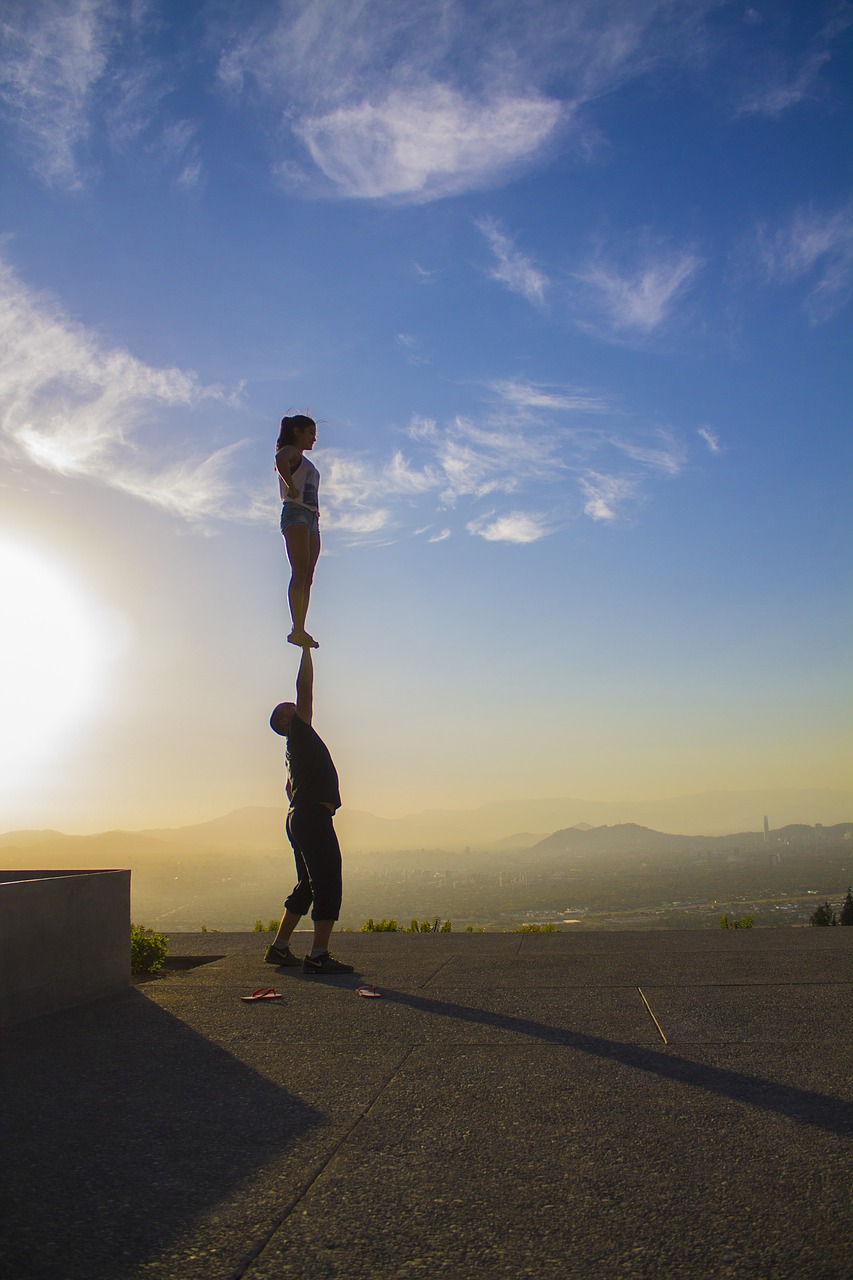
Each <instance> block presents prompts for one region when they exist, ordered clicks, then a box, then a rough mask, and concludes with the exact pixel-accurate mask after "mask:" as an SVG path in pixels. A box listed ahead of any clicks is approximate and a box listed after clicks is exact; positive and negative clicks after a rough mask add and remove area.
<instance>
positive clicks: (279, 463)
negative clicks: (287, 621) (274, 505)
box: [275, 413, 320, 649]
mask: <svg viewBox="0 0 853 1280" xmlns="http://www.w3.org/2000/svg"><path fill="white" fill-rule="evenodd" d="M316 439H317V424H316V422H315V421H314V419H313V418H308V417H306V416H305V414H302V413H297V414H294V416H293V417H284V418H282V420H281V430H280V431H279V434H278V440H277V441H276V446H275V469H276V471H277V472H278V485H279V489H280V491H281V500H282V508H281V532H282V535H283V536H284V545H285V546H286V547H287V558H288V559H289V561H290V586H289V587H288V590H287V599H288V602H289V604H290V618H291V622H292V627H293V629H292V631H291V632H290V635H289V636H288V637H287V638H288V640H289V641H290V643H291V644H295V645H298V646H299V647H300V648H301V649H304V648H306V647H308V648H311V649H317V648H319V645H318V644H317V641H316V640H315V639H314V638H313V636H310V635H309V634H308V632H307V631H306V630H305V615H306V614H307V612H308V601H309V599H310V597H311V583H312V581H313V579H314V566H315V565H316V563H317V557H318V556H319V554H320V507H319V504H318V501H317V497H318V491H319V488H320V473H319V471H318V470H317V468H316V467H315V466H314V464H313V462H310V461H309V459H308V458H306V457H305V456H304V454H305V452H306V451H307V450H310V449H313V448H314V444H315V441H316Z"/></svg>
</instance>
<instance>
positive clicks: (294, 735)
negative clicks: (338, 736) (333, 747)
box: [264, 645, 353, 974]
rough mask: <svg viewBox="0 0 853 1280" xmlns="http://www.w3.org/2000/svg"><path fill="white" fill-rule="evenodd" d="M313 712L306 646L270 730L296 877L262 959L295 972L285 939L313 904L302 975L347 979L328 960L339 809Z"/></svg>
mask: <svg viewBox="0 0 853 1280" xmlns="http://www.w3.org/2000/svg"><path fill="white" fill-rule="evenodd" d="M313 709H314V661H313V659H312V657H311V650H310V648H309V647H308V646H307V645H306V646H305V647H304V648H303V650H302V659H301V661H300V663H299V673H298V675H297V677H296V702H295V703H294V702H280V703H279V705H278V706H277V707H276V708H275V710H274V711H273V713H272V715H271V716H270V727H271V728H272V730H273V731H274V732H275V733H278V734H280V735H281V736H282V737H284V738H286V739H287V750H286V752H285V764H286V766H287V796H288V799H289V800H290V810H289V812H288V815H287V837H288V839H289V840H290V843H291V845H292V846H293V855H294V857H295V859H296V874H297V876H298V877H299V879H298V881H297V884H296V886H295V888H294V890H293V892H292V893H291V895H290V897H289V898H288V899H287V901H286V902H285V904H284V915H283V916H282V919H281V924H280V925H279V927H278V933H277V934H276V936H275V938H274V940H273V942H272V945H271V946H269V947H267V951H266V955H265V956H264V959H265V960H267V961H268V962H269V963H270V964H276V965H288V966H294V965H298V964H299V960H298V959H297V957H296V956H295V955H294V954H293V952H292V951H291V950H290V938H291V935H292V934H293V931H294V929H295V928H296V926H297V925H298V924H299V921H300V920H301V919H302V917H303V916H304V915H305V912H306V911H307V910H308V908H309V907H310V906H311V905H312V903H313V910H312V912H311V918H312V920H313V921H314V941H313V945H312V947H311V953H310V955H307V956H306V957H305V959H304V960H303V961H302V970H303V972H304V973H317V974H324V973H352V971H353V966H352V965H351V964H341V963H340V961H338V960H335V959H334V957H333V956H331V955H330V954H329V939H330V937H331V935H332V929H333V928H334V927H335V921H336V920H337V918H338V916H339V915H340V910H341V849H340V845H339V844H338V837H337V835H336V834H335V827H334V821H333V815H334V814H335V812H336V811H337V810H338V809H339V808H340V807H341V793H340V790H339V787H338V773H337V770H336V768H335V766H334V763H333V761H332V757H331V755H330V754H329V749H328V747H327V746H326V744H325V742H323V740H322V738H321V737H320V736H319V734H317V733H316V732H315V731H314V729H313V728H312V725H311V720H312V716H313Z"/></svg>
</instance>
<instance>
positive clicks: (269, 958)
mask: <svg viewBox="0 0 853 1280" xmlns="http://www.w3.org/2000/svg"><path fill="white" fill-rule="evenodd" d="M264 959H265V960H266V962H267V964H277V965H278V967H279V968H280V969H282V968H284V969H293V968H294V967H295V966H296V965H298V964H299V957H298V956H295V955H294V954H293V952H292V951H291V950H290V947H274V946H273V945H272V943H270V945H269V946H268V947H267V950H266V954H265V955H264Z"/></svg>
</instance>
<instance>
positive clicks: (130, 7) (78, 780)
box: [0, 0, 853, 830]
mask: <svg viewBox="0 0 853 1280" xmlns="http://www.w3.org/2000/svg"><path fill="white" fill-rule="evenodd" d="M3 23H4V28H5V30H4V35H5V37H6V38H5V40H4V46H5V54H4V57H3V62H2V66H0V110H2V151H0V155H2V164H3V173H4V181H3V184H2V195H0V199H2V215H0V237H2V238H0V265H2V278H0V296H2V302H0V317H1V318H0V416H1V417H2V427H0V450H1V451H2V452H0V457H1V458H2V466H3V473H2V474H3V478H2V485H3V490H2V492H3V503H2V513H0V577H3V575H5V577H3V584H2V585H3V589H4V595H5V598H6V600H7V604H8V607H9V611H10V617H11V625H10V627H9V629H8V631H7V636H8V637H9V638H8V639H7V646H8V652H7V653H6V654H5V664H4V665H5V666H6V668H7V669H8V670H19V671H23V669H24V668H25V667H26V670H27V672H28V673H29V674H27V676H26V677H24V676H21V678H19V679H17V680H14V681H13V682H12V683H11V686H10V691H9V692H7V695H6V697H7V699H10V701H9V705H8V706H7V707H6V709H5V711H6V714H5V716H4V722H5V725H6V739H7V741H6V747H5V752H6V754H5V757H4V759H5V761H6V765H7V778H12V782H11V783H9V790H8V794H7V795H6V796H4V798H3V807H4V811H5V814H6V820H5V821H3V822H2V824H0V825H3V826H4V827H6V828H9V827H12V826H58V827H61V828H63V829H69V830H70V829H79V830H87V829H94V828H97V827H101V826H105V825H129V826H141V825H159V824H166V823H172V822H181V821H194V820H198V819H203V818H206V817H212V816H214V815H215V814H216V813H219V812H225V811H226V810H227V809H230V808H234V807H236V806H238V805H240V804H264V803H277V802H278V800H279V799H280V794H281V790H280V788H281V763H280V753H279V751H278V748H277V744H276V743H275V740H274V739H272V738H271V735H269V731H268V730H267V729H266V727H265V720H266V715H267V714H268V709H269V707H270V706H271V705H272V704H273V703H274V702H275V701H277V700H278V699H279V698H280V697H286V696H288V692H289V689H290V687H291V685H292V681H293V677H294V673H295V662H296V658H297V655H296V653H295V651H293V650H292V648H289V647H288V646H286V645H285V644H284V635H285V634H286V630H287V626H286V623H287V617H286V608H285V589H286V583H287V571H286V564H285V558H284V552H283V549H282V545H281V541H280V535H279V533H278V528H277V492H276V486H275V483H274V477H273V475H272V471H271V465H272V447H273V443H274V439H275V435H276V429H277V423H278V420H279V418H280V417H281V415H282V413H284V412H286V411H303V412H305V411H307V412H310V413H312V414H313V416H315V417H316V418H317V420H318V422H319V427H320V430H319V443H318V447H317V449H316V451H315V455H314V457H315V461H316V462H317V464H318V466H319V467H320V471H321V475H322V487H321V503H322V509H323V516H322V532H323V540H324V544H323V545H324V554H323V557H322V559H321V562H320V565H319V567H318V572H317V577H316V582H315V594H314V598H313V599H312V605H311V613H310V619H309V622H310V626H311V630H312V631H313V632H314V633H315V634H316V635H317V636H318V638H319V640H320V642H321V649H320V652H319V655H318V659H317V665H318V714H317V724H318V727H319V728H320V731H321V732H322V733H323V734H324V736H325V737H326V738H327V740H328V741H329V743H330V745H331V746H332V747H333V749H334V752H335V755H336V758H337V759H338V763H339V766H340V769H341V773H342V776H343V778H344V798H345V802H346V803H347V804H349V805H351V806H352V807H355V808H362V809H371V810H373V811H374V812H378V813H382V814H388V815H394V814H398V813H403V812H407V811H411V810H419V809H422V808H426V807H440V806H448V807H468V806H469V805H471V806H473V805H475V804H480V803H485V802H487V801H489V800H492V799H496V798H499V797H503V796H505V795H506V794H508V793H517V794H519V795H520V796H521V795H523V796H547V795H571V796H587V797H589V798H590V799H613V800H622V799H628V800H630V799H646V798H652V797H663V796H667V795H674V794H680V793H689V792H699V791H703V790H708V789H712V788H717V787H729V788H744V789H745V788H749V787H753V786H756V787H768V786H780V787H785V786H804V787H820V786H827V787H844V786H849V780H850V759H851V752H850V732H849V724H850V721H851V717H850V710H851V707H850V695H849V634H850V625H849V603H850V601H849V568H848V566H849V542H850V517H849V511H850V479H851V473H850V431H849V405H850V375H849V366H850V352H849V346H850V344H849V332H850V328H849V326H850V296H851V281H853V197H851V186H850V156H851V153H853V149H851V145H850V144H851V138H850V133H851V130H850V120H851V114H850V90H849V85H850V83H851V65H850V64H851V56H850V34H851V30H853V26H852V25H851V23H853V9H851V6H850V5H849V4H844V3H840V4H839V3H809V4H806V3H788V4H785V3H779V4H773V5H761V4H755V5H748V4H731V3H711V2H703V0H696V2H695V3H692V2H691V0H683V2H682V3H678V4H672V3H663V2H658V0H630V2H628V0H625V2H621V0H613V2H612V3H601V2H597V3H592V2H588V3H583V2H577V0H560V2H557V0H554V2H550V0H527V2H522V3H517V2H516V3H504V2H503V0H490V2H485V3H480V4H475V3H461V2H459V0H447V2H446V3H438V2H437V0H423V2H419V0H407V3H405V4H400V3H392V2H390V0H387V2H386V0H373V2H372V3H357V2H353V3H347V4H346V5H342V4H340V3H337V2H332V0H304V2H303V0H300V2H290V3H281V4H276V3H265V2H263V0H260V2H257V3H252V4H225V3H206V4H205V3H197V4H191V3H190V4H182V5H173V4H168V3H155V2H154V0H151V2H148V0H139V2H133V3H121V2H120V0H111V2H107V0H53V2H50V3H46V2H42V0H30V2H28V3H18V4H15V3H12V4H9V5H7V6H6V7H5V9H4V19H3ZM4 556H5V559H4ZM4 566H5V567H4ZM63 593H64V594H63ZM41 646H44V648H43V649H42V647H41ZM48 778H49V780H50V783H49V786H46V779H48ZM817 816H818V817H819V815H817Z"/></svg>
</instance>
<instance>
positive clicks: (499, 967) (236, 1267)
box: [0, 929, 853, 1280]
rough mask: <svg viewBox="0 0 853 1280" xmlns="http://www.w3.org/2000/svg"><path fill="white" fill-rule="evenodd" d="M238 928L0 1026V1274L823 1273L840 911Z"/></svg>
mask: <svg viewBox="0 0 853 1280" xmlns="http://www.w3.org/2000/svg"><path fill="white" fill-rule="evenodd" d="M297 937H298V938H302V937H303V935H297ZM307 939H308V935H304V940H305V941H307ZM265 941H266V939H265V938H264V937H262V936H260V935H257V934H254V935H253V934H210V933H208V934H176V935H173V937H172V940H171V946H170V957H172V958H173V959H175V960H179V959H180V957H182V956H183V957H185V958H186V961H187V965H188V966H191V967H185V968H170V969H169V970H168V971H167V972H166V973H165V974H164V975H163V976H162V977H158V978H155V979H152V980H151V981H148V982H145V983H141V984H139V985H137V986H136V987H135V988H134V990H133V991H132V992H131V993H130V995H128V996H126V997H123V998H115V999H110V1000H106V1001H101V1002H99V1003H98V1004H94V1005H90V1006H86V1007H83V1008H80V1009H78V1010H71V1011H68V1012H65V1013H61V1014H54V1015H50V1016H47V1017H42V1018H38V1019H35V1020H33V1021H32V1022H30V1023H26V1024H24V1025H22V1026H19V1027H15V1028H12V1029H10V1030H9V1031H7V1032H5V1033H4V1034H3V1049H2V1054H0V1073H2V1074H0V1110H1V1111H2V1132H0V1142H2V1148H0V1149H2V1173H0V1194H2V1238H0V1276H2V1277H4V1278H5V1277H14V1280H78V1278H79V1280H84V1278H85V1280H142V1278H143V1277H145V1278H147V1280H172V1278H174V1280H220V1278H221V1280H237V1277H246V1278H247V1280H303V1278H304V1277H312V1280H313V1278H314V1277H318V1278H323V1277H329V1278H331V1277H335V1278H339V1280H367V1278H368V1277H371V1278H372V1280H373V1278H376V1277H381V1278H384V1277H395V1278H396V1277H400V1278H402V1277H418V1276H427V1275H430V1276H432V1275H436V1274H438V1275H441V1276H446V1277H453V1278H454V1280H455V1278H456V1277H459V1278H460V1280H461V1278H464V1277H478V1278H479V1277H483V1278H484V1280H485V1278H486V1277H489V1280H493V1278H494V1280H501V1278H503V1277H507V1278H509V1277H516V1276H523V1277H536V1278H537V1280H538V1278H542V1280H544V1278H546V1277H584V1278H586V1277H593V1276H595V1277H605V1278H607V1277H611V1276H612V1277H620V1278H621V1277H629V1278H633V1277H637V1278H642V1280H645V1278H646V1277H661V1276H663V1277H678V1278H679V1280H682V1278H683V1280H692V1278H694V1277H695V1278H697V1280H698V1278H699V1277H703V1278H704V1277H708V1278H710V1277H715V1278H716V1277H737V1278H738V1280H741V1278H742V1280H757V1278H758V1277H763V1278H764V1277H766V1278H767V1280H799V1277H806V1276H808V1277H809V1278H810V1280H814V1278H817V1280H842V1277H844V1278H847V1277H850V1276H851V1275H853V1220H852V1219H851V1198H850V1189H851V1182H853V1179H851V1174H853V1159H851V1145H853V1144H851V1138H852V1137H853V1096H851V1094H853V1090H851V1079H853V1071H851V1066H853V1053H851V1048H853V1034H851V1010H853V999H851V996H853V930H849V931H848V930H846V929H790V930H784V929H780V930H739V931H707V932H702V931H695V932H694V931H679V932H642V933H624V932H619V933H578V934H571V933H568V932H564V933H559V934H542V935H537V934H526V935H523V934H521V935H520V934H462V935H459V934H436V935H433V934H426V935H419V934H416V935H408V934H340V935H337V936H336V938H335V940H334V948H335V951H336V952H337V953H338V954H340V956H341V957H342V958H344V959H348V960H350V961H352V962H354V963H355V964H356V965H357V972H356V974H355V975H353V976H352V977H342V978H316V977H305V976H303V975H302V973H301V971H300V970H292V969H291V970H287V969H285V970H276V969H274V968H272V967H271V966H269V965H264V964H263V962H262V959H261V957H262V954H263V948H264V945H265ZM296 949H297V950H300V951H301V950H302V949H303V947H301V946H297V948H296ZM202 957H216V958H213V959H210V960H209V962H207V963H204V964H197V963H196V962H195V961H196V960H197V959H200V958H202ZM192 958H195V959H192ZM362 980H366V981H369V982H371V983H376V984H377V986H378V988H379V990H380V991H381V993H382V996H381V998H380V999H378V1000H365V999H361V998H359V997H357V996H356V995H355V994H354V991H355V987H356V986H358V985H359V983H360V981H362ZM261 985H263V986H267V985H270V986H275V987H276V989H277V990H278V991H280V992H281V993H282V994H283V997H284V998H283V999H282V1000H281V1001H270V1002H266V1003H260V1004H244V1003H241V1001H240V1000H239V998H238V997H239V996H240V995H241V994H247V993H248V992H250V991H251V990H253V989H254V988H255V987H258V986H261Z"/></svg>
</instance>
